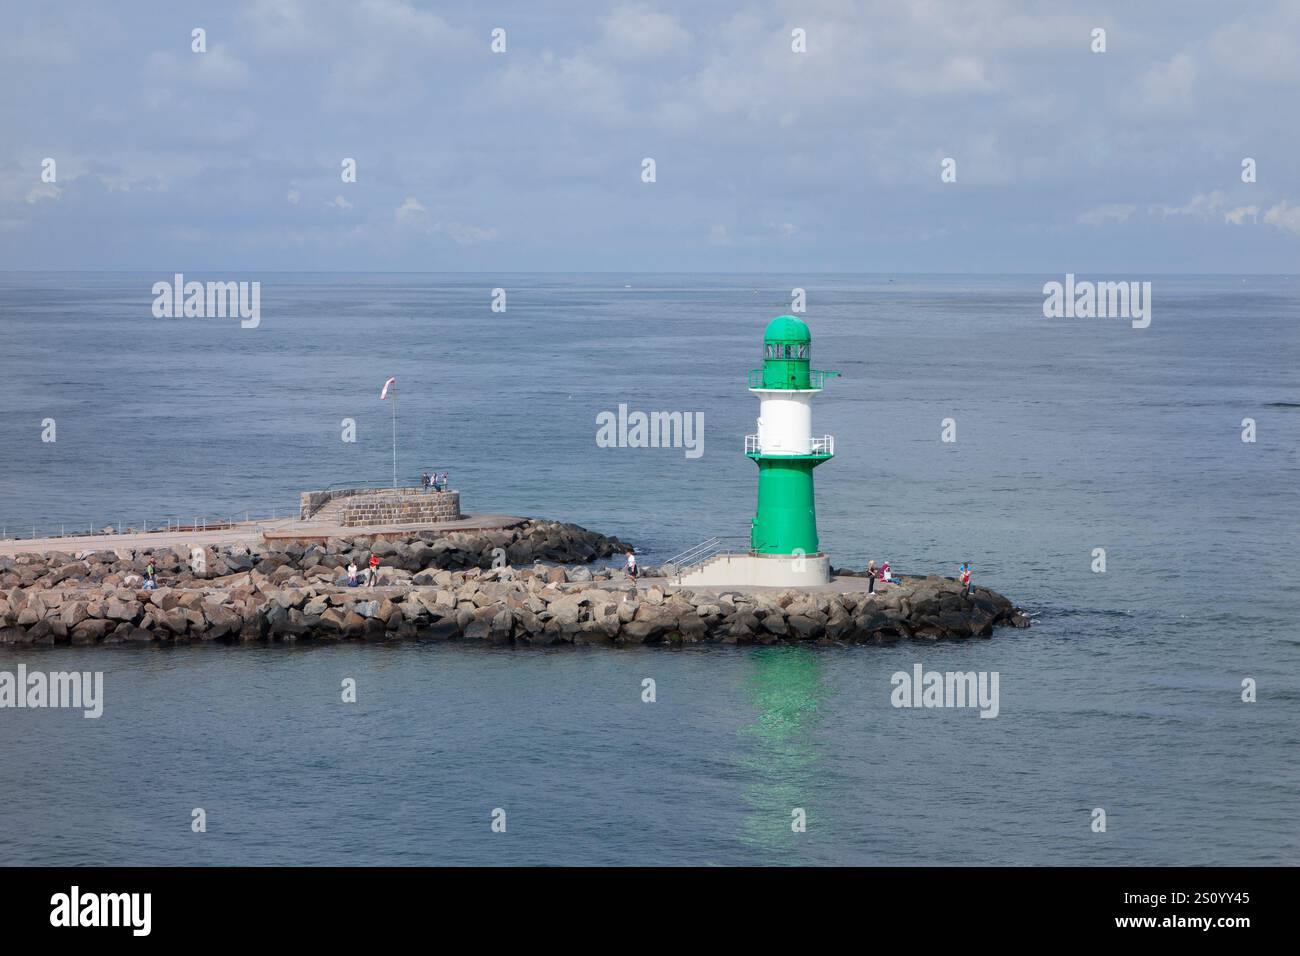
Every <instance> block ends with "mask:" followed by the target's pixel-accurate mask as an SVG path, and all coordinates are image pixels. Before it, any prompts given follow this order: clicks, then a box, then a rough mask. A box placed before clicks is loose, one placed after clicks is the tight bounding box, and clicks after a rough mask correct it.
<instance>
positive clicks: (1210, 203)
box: [1149, 189, 1227, 219]
mask: <svg viewBox="0 0 1300 956" xmlns="http://www.w3.org/2000/svg"><path fill="white" fill-rule="evenodd" d="M1226 204H1227V197H1226V196H1225V195H1224V194H1223V193H1222V192H1220V191H1219V190H1217V189H1216V190H1214V191H1213V192H1208V193H1197V194H1196V195H1194V196H1193V197H1192V198H1191V199H1189V200H1187V202H1185V203H1184V204H1183V205H1181V206H1170V205H1166V204H1155V205H1152V206H1151V207H1150V209H1149V211H1150V212H1152V213H1159V214H1160V215H1161V216H1195V217H1197V218H1199V219H1208V218H1209V217H1210V216H1213V215H1215V214H1216V213H1218V212H1219V211H1220V210H1221V209H1223V207H1224V206H1225V205H1226Z"/></svg>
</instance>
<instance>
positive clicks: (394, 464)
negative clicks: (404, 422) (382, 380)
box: [393, 382, 397, 488]
mask: <svg viewBox="0 0 1300 956" xmlns="http://www.w3.org/2000/svg"><path fill="white" fill-rule="evenodd" d="M393 487H394V488H396V487H397V383H396V382H394V383H393Z"/></svg>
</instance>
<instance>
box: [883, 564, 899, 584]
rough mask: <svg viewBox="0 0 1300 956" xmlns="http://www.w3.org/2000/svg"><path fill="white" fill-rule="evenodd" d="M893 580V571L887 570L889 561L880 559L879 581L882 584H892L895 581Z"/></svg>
mask: <svg viewBox="0 0 1300 956" xmlns="http://www.w3.org/2000/svg"><path fill="white" fill-rule="evenodd" d="M895 580H896V579H895V578H894V576H893V573H892V572H891V571H890V570H889V562H888V561H882V562H881V564H880V581H881V583H882V584H893V583H895Z"/></svg>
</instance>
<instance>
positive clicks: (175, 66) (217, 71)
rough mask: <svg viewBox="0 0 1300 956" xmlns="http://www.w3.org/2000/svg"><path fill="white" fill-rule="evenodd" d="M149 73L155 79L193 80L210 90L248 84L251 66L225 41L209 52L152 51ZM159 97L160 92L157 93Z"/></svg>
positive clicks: (156, 80)
mask: <svg viewBox="0 0 1300 956" xmlns="http://www.w3.org/2000/svg"><path fill="white" fill-rule="evenodd" d="M145 72H146V74H147V75H148V76H149V77H150V78H151V79H152V80H154V81H155V82H161V83H190V84H193V85H194V86H200V87H203V88H205V89H209V90H237V89H242V88H243V87H246V86H247V85H248V81H249V69H248V64H246V63H244V61H243V60H240V59H239V58H238V57H236V56H235V55H234V54H233V53H231V52H230V51H229V50H228V49H227V48H226V46H225V45H224V44H220V43H216V44H213V45H212V46H211V47H210V48H209V49H208V52H207V53H186V54H184V55H183V56H177V55H176V54H174V53H152V54H150V55H149V59H148V60H147V61H146V62H145ZM153 98H154V99H155V100H156V99H157V95H156V94H154V97H153Z"/></svg>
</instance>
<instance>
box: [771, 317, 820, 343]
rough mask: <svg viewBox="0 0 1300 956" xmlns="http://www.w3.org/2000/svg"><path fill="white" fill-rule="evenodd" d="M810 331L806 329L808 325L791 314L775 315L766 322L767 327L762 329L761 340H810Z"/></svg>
mask: <svg viewBox="0 0 1300 956" xmlns="http://www.w3.org/2000/svg"><path fill="white" fill-rule="evenodd" d="M811 341H812V333H811V332H809V331H808V326H807V325H805V324H804V323H803V322H801V321H800V320H799V319H796V318H795V317H794V316H793V315H781V316H777V317H776V318H775V319H773V320H772V321H771V322H769V323H767V328H766V329H764V330H763V342H764V344H767V343H768V342H771V343H777V342H780V343H782V344H784V343H786V342H790V343H792V344H793V343H798V342H811Z"/></svg>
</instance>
